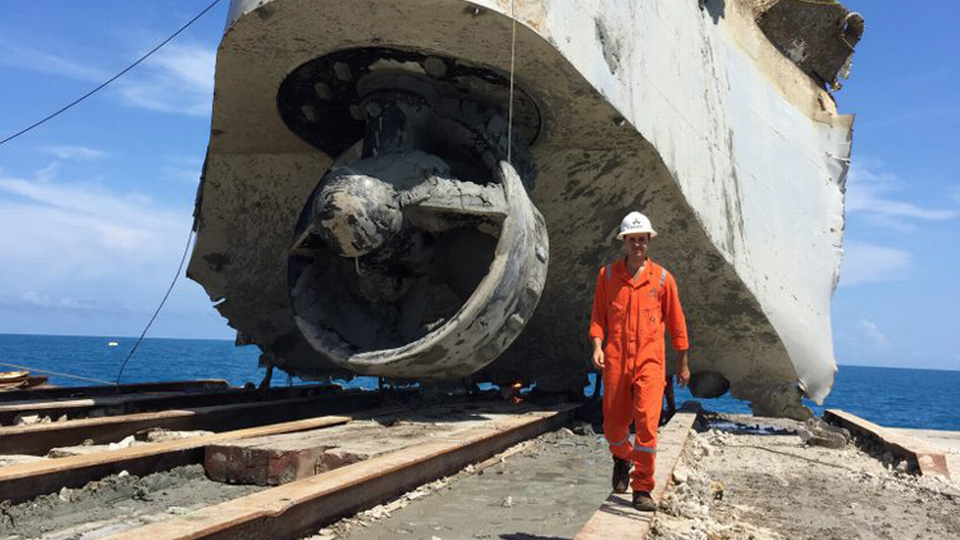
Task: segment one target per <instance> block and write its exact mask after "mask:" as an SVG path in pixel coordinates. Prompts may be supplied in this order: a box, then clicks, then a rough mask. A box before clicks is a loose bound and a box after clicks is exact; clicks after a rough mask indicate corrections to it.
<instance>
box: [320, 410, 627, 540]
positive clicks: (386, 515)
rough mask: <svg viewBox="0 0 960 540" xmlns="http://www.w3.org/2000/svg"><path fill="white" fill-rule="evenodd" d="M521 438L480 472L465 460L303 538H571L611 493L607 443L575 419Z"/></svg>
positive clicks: (413, 539) (388, 539) (354, 539)
mask: <svg viewBox="0 0 960 540" xmlns="http://www.w3.org/2000/svg"><path fill="white" fill-rule="evenodd" d="M522 444H523V450H522V451H520V452H518V453H516V454H513V455H507V456H506V457H504V458H503V459H502V462H501V463H498V464H496V465H493V466H491V467H488V468H486V469H483V471H482V472H476V471H472V470H471V468H468V469H467V470H466V471H464V473H462V474H460V475H457V476H455V477H452V478H449V479H446V480H441V481H438V482H434V483H432V484H428V485H426V486H423V487H421V488H420V489H418V490H416V491H414V492H412V493H410V494H407V496H406V497H405V498H406V500H404V499H401V500H399V501H397V502H394V503H388V504H385V505H381V506H378V507H376V508H373V509H371V510H368V511H366V512H363V513H360V514H358V515H356V516H354V517H353V518H350V519H345V520H341V521H339V522H337V523H335V524H333V525H331V526H329V527H327V528H325V529H323V530H321V531H320V532H319V533H318V534H316V535H314V536H311V537H309V539H305V540H333V539H343V540H396V539H410V540H415V539H417V540H419V539H421V538H422V539H425V540H436V539H440V540H459V539H470V540H475V539H482V540H486V539H490V540H558V539H560V538H573V536H574V535H576V534H577V532H578V531H579V530H580V528H581V527H582V526H583V523H584V522H585V521H586V519H587V518H588V517H590V515H591V514H592V513H593V512H594V511H595V510H596V509H597V507H598V506H599V505H600V503H601V502H603V500H604V499H605V498H606V497H607V495H609V494H610V478H609V474H610V467H611V466H612V463H613V462H612V461H611V458H610V455H609V453H608V451H607V447H606V443H605V442H603V439H602V436H600V435H597V434H596V433H595V432H594V431H593V429H592V428H591V427H590V426H589V425H586V424H578V425H575V426H573V430H571V429H569V428H562V429H560V430H558V431H555V432H552V433H547V434H545V435H542V436H541V437H539V438H537V439H533V440H531V441H529V442H527V443H522ZM508 454H509V452H508Z"/></svg>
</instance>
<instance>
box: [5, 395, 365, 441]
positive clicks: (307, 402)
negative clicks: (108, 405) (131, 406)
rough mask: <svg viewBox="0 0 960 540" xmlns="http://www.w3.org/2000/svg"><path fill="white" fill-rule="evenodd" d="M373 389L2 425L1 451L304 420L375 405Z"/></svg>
mask: <svg viewBox="0 0 960 540" xmlns="http://www.w3.org/2000/svg"><path fill="white" fill-rule="evenodd" d="M378 399H379V398H378V397H377V396H375V395H374V394H373V393H372V392H350V393H344V394H341V395H336V396H320V397H306V398H297V399H285V400H278V401H269V402H265V403H241V404H235V405H217V406H212V407H196V408H190V409H177V410H168V411H160V412H149V413H137V414H126V415H120V416H109V417H104V418H87V419H83V420H67V421H65V422H53V423H47V424H34V425H29V426H11V427H0V454H39V455H42V454H45V453H47V452H48V451H49V450H50V449H51V448H55V447H58V446H73V445H77V444H81V443H83V442H84V441H85V440H87V439H90V440H91V441H93V442H94V443H96V444H100V443H107V442H114V441H118V440H120V439H122V438H124V437H126V436H128V435H133V434H134V433H136V432H138V431H140V430H143V429H147V428H164V429H171V430H194V429H205V430H210V431H218V432H220V431H226V430H232V429H241V428H247V427H251V426H256V425H262V424H270V423H275V422H283V421H289V420H299V419H303V418H309V417H312V416H317V415H318V414H335V413H342V412H345V411H357V410H364V409H369V408H372V407H374V406H376V404H377V402H378Z"/></svg>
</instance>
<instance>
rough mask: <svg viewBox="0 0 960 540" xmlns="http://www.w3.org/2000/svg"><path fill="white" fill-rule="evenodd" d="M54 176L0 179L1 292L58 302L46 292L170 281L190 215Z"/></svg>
mask: <svg viewBox="0 0 960 540" xmlns="http://www.w3.org/2000/svg"><path fill="white" fill-rule="evenodd" d="M56 176H57V171H56V169H55V168H53V169H51V168H47V169H44V171H41V172H40V173H37V175H36V177H35V178H33V179H23V178H9V177H4V176H0V253H3V264H2V265H0V295H2V296H5V297H7V298H10V297H16V298H18V300H19V301H21V302H28V303H29V302H31V301H32V304H33V305H35V306H38V307H40V306H41V305H42V304H43V303H44V302H48V303H54V304H55V303H56V302H58V301H59V300H57V301H54V300H52V299H50V298H52V297H54V296H57V295H55V294H53V293H51V292H48V291H50V290H52V289H69V288H70V287H76V288H78V289H81V288H82V287H83V286H84V284H90V283H93V282H97V283H98V284H99V285H102V284H103V283H107V284H116V287H118V288H119V287H120V285H121V284H122V285H126V286H133V285H135V284H136V283H145V282H152V281H155V280H159V281H163V280H168V279H169V276H166V273H169V272H170V268H169V266H170V265H171V264H173V263H172V262H171V261H176V260H178V259H179V255H180V253H181V252H182V249H183V247H182V245H183V242H184V240H185V239H186V233H187V232H188V229H189V225H190V216H189V212H187V211H184V212H182V215H181V214H180V213H175V212H172V211H169V210H165V209H162V208H158V207H157V205H155V204H154V203H153V202H152V200H151V199H150V198H149V197H146V196H144V195H140V194H137V193H127V194H121V193H116V192H113V191H110V190H107V189H104V188H102V187H100V186H97V185H92V184H83V183H70V182H63V181H59V180H57V178H56ZM98 280H99V281H98ZM104 280H106V281H104ZM104 288H105V289H108V290H109V288H110V287H109V285H105V286H104ZM24 291H27V292H24ZM31 291H34V292H31ZM44 295H47V296H44ZM59 296H63V297H72V296H73V295H70V294H60V295H59ZM45 298H47V300H45Z"/></svg>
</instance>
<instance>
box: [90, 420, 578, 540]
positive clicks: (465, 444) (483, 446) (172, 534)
mask: <svg viewBox="0 0 960 540" xmlns="http://www.w3.org/2000/svg"><path fill="white" fill-rule="evenodd" d="M575 408H576V406H573V405H565V406H560V407H557V408H555V409H553V410H551V411H548V412H540V413H529V414H526V415H523V416H514V417H510V418H505V419H503V420H497V421H493V422H491V424H490V425H489V426H485V427H481V428H475V429H471V430H469V431H467V432H464V433H461V434H459V435H456V436H453V437H450V438H447V439H441V440H436V441H434V442H429V443H423V444H419V445H416V446H412V447H409V448H405V449H403V450H399V451H396V452H391V453H389V454H385V455H382V456H378V457H375V458H372V459H370V460H367V461H364V462H361V463H355V464H353V465H347V466H346V467H341V468H339V469H336V470H334V471H330V472H327V473H323V474H320V475H317V476H314V477H311V478H306V479H304V480H298V481H296V482H291V483H289V484H285V485H283V486H279V487H275V488H270V489H266V490H263V491H260V492H258V493H255V494H252V495H248V496H246V497H241V498H238V499H234V500H232V501H228V502H226V503H222V504H218V505H214V506H208V507H206V508H203V509H200V510H197V511H195V512H191V513H189V514H186V515H184V516H181V517H177V518H171V519H169V520H165V521H161V522H156V523H153V524H150V525H147V526H144V527H140V528H138V529H133V530H130V531H125V532H121V533H119V534H116V535H113V536H110V537H108V538H109V540H186V539H191V540H199V539H228V538H229V539H236V540H245V539H250V540H253V539H263V538H270V539H272V540H285V539H294V538H300V537H302V536H305V535H307V534H310V533H312V532H315V531H316V530H317V529H319V528H320V527H322V526H323V525H324V524H327V523H329V522H331V521H333V520H335V519H338V518H340V517H343V516H346V515H351V514H353V513H355V512H357V511H360V510H363V509H365V508H369V507H371V506H373V505H375V504H377V503H379V502H382V501H384V500H388V499H390V498H392V497H395V496H397V495H400V494H402V493H404V492H406V491H409V490H411V489H413V488H415V487H416V486H419V485H421V484H423V483H426V482H429V481H432V480H434V479H437V478H441V477H443V476H446V475H449V474H453V473H454V472H456V471H458V470H460V469H462V468H463V467H465V466H466V465H468V464H470V463H476V462H478V461H482V460H484V459H486V458H488V457H490V456H492V455H494V454H496V453H498V452H500V451H502V450H504V449H506V448H508V447H510V446H512V445H514V444H516V443H518V442H520V441H523V440H526V439H530V438H533V437H536V436H537V435H540V434H541V433H544V432H546V431H548V430H551V429H556V428H557V427H559V426H560V425H562V424H563V423H564V422H566V421H567V420H568V419H569V418H570V415H571V413H572V412H573V411H574V410H575Z"/></svg>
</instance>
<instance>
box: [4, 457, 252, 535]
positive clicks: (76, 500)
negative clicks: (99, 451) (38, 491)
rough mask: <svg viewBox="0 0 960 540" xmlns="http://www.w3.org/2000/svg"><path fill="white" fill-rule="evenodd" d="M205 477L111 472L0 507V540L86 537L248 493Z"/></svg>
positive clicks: (188, 472)
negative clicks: (84, 484)
mask: <svg viewBox="0 0 960 540" xmlns="http://www.w3.org/2000/svg"><path fill="white" fill-rule="evenodd" d="M260 489H263V488H260V487H257V486H231V485H226V484H221V483H218V482H214V481H212V480H208V479H207V478H206V476H205V475H204V472H203V465H189V466H186V467H179V468H176V469H173V470H171V471H166V472H162V473H155V474H151V475H148V476H144V477H137V476H133V475H122V476H121V475H112V476H108V477H106V478H104V479H102V480H98V481H95V482H90V483H88V484H87V485H86V486H84V487H83V488H80V489H68V488H64V489H62V490H60V492H59V493H54V494H51V495H44V496H41V497H37V498H36V499H33V500H31V501H28V502H25V503H22V504H18V505H9V504H7V503H4V505H3V506H0V539H2V540H14V539H17V540H20V539H27V538H40V539H44V540H61V539H62V540H67V539H86V538H98V537H101V536H106V535H108V534H110V533H114V532H119V531H123V530H127V529H132V528H134V527H139V526H141V525H146V524H147V523H152V522H154V521H160V520H163V519H167V518H170V517H172V516H178V515H183V514H186V513H188V512H191V511H193V510H196V509H198V508H202V507H204V506H210V505H212V504H217V503H219V502H223V501H226V500H230V499H233V498H236V497H242V496H243V495H247V494H249V493H253V492H254V491H258V490H260Z"/></svg>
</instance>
